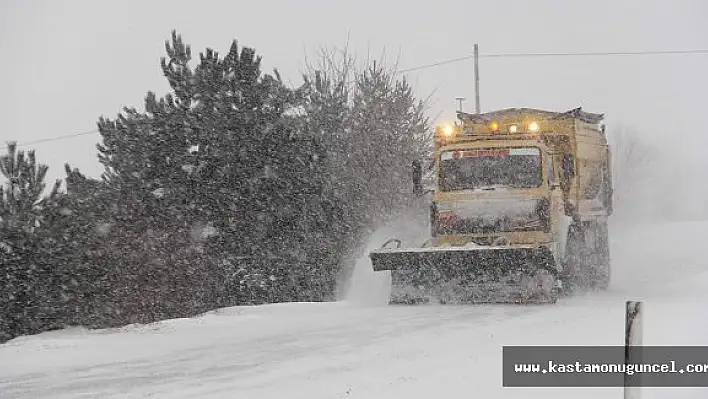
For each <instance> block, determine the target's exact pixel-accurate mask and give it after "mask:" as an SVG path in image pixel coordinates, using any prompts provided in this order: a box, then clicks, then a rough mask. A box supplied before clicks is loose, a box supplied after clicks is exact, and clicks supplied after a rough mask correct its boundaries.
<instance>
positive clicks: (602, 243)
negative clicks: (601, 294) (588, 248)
mask: <svg viewBox="0 0 708 399" xmlns="http://www.w3.org/2000/svg"><path fill="white" fill-rule="evenodd" d="M596 227H597V228H596V232H597V235H596V242H597V244H598V245H597V248H595V256H594V258H595V260H596V263H595V273H594V274H595V279H593V282H594V283H595V284H594V286H595V288H597V289H599V290H606V289H608V288H609V287H610V282H611V277H612V270H611V264H610V239H609V230H608V228H607V222H606V221H605V222H599V223H597V226H596Z"/></svg>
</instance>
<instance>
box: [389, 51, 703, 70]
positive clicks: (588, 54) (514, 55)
mask: <svg viewBox="0 0 708 399" xmlns="http://www.w3.org/2000/svg"><path fill="white" fill-rule="evenodd" d="M680 54H708V49H698V50H664V51H603V52H585V53H580V52H579V53H498V54H480V55H479V57H480V58H521V57H606V56H645V55H680ZM472 58H474V54H470V55H466V56H464V57H459V58H452V59H449V60H444V61H438V62H433V63H430V64H423V65H419V66H416V67H412V68H406V69H400V70H398V72H400V73H405V72H412V71H419V70H421V69H428V68H433V67H436V66H441V65H447V64H454V63H456V62H460V61H466V60H470V59H472Z"/></svg>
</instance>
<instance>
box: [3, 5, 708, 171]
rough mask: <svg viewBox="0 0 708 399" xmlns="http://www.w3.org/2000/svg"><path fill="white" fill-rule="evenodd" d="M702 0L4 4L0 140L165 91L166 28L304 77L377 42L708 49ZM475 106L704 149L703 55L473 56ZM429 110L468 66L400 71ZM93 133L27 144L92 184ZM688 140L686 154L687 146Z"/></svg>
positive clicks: (421, 51) (424, 52) (469, 47)
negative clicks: (336, 50)
mask: <svg viewBox="0 0 708 399" xmlns="http://www.w3.org/2000/svg"><path fill="white" fill-rule="evenodd" d="M706 18H708V1H704V0H664V1H651V0H596V1H585V2H583V1H568V0H557V1H551V0H517V1H512V0H503V1H501V0H495V1H470V0H465V1H454V0H450V1H419V0H408V1H388V0H374V1H372V0H357V1H342V0H289V1H288V0H282V1H268V0H258V1H248V2H247V1H178V0H171V1H155V0H150V1H133V0H123V1H120V2H118V1H96V0H87V1H51V0H47V1H30V0H0V54H1V56H2V62H0V90H2V94H1V95H0V123H2V125H1V128H0V139H2V142H5V141H8V140H17V141H19V142H20V143H22V142H26V141H32V140H37V139H42V138H47V137H54V136H61V135H66V134H72V133H80V132H83V131H88V130H92V129H94V128H95V126H96V121H97V119H98V118H99V117H100V116H101V115H103V116H108V117H111V118H113V117H115V115H116V113H117V112H119V111H120V109H121V107H122V106H124V105H128V106H135V107H137V108H139V109H142V102H143V98H144V96H145V93H146V92H147V91H148V90H153V91H156V92H157V93H158V94H161V95H162V94H165V93H166V90H167V89H168V86H167V84H166V81H165V79H164V77H162V75H161V71H160V66H159V58H160V57H161V56H163V55H164V41H165V40H166V39H168V38H169V35H170V32H171V30H172V29H176V30H177V31H178V32H179V33H181V34H182V36H183V38H184V39H185V41H186V42H187V43H188V44H190V45H191V46H192V50H193V54H194V55H195V56H197V54H198V53H199V52H202V51H203V50H204V48H205V47H211V48H214V49H215V50H217V51H220V52H221V53H222V54H223V53H224V52H225V51H226V50H228V46H229V45H230V43H231V40H232V39H236V40H238V41H239V43H240V44H241V45H246V46H249V47H255V48H256V50H257V51H258V53H259V54H261V55H262V56H263V66H264V70H265V71H267V72H269V71H270V70H271V69H272V68H273V67H277V68H278V69H279V70H280V72H281V74H282V75H283V77H284V78H285V79H286V81H289V82H292V83H293V84H299V83H300V78H299V76H300V72H301V70H302V69H303V61H304V58H305V54H306V53H309V54H310V55H312V54H313V53H315V52H316V50H317V49H318V48H320V47H321V46H342V45H344V43H345V41H346V40H347V36H349V42H350V47H351V48H353V49H354V50H355V51H356V52H357V53H359V54H361V55H362V56H363V55H365V53H366V52H367V50H370V52H371V53H372V54H373V55H374V56H376V55H378V54H381V52H382V51H383V50H384V49H386V53H387V54H388V55H389V59H393V58H394V57H398V59H399V67H400V68H402V69H404V68H410V67H415V66H418V65H421V64H428V63H432V62H437V61H443V60H446V59H451V58H458V57H462V56H465V55H468V54H470V53H472V51H473V44H474V43H478V44H479V46H480V52H481V53H482V54H490V53H536V52H604V51H644V50H682V49H707V48H708V24H706V23H705V20H706ZM480 69H481V72H480V78H481V79H480V81H481V106H482V110H483V111H489V110H491V109H496V108H506V107H515V106H517V107H523V106H525V107H536V108H546V109H552V110H559V111H560V110H567V109H571V108H575V107H577V106H583V107H584V109H586V110H588V111H591V112H604V113H606V114H607V118H608V119H607V122H608V127H609V129H610V130H611V129H612V128H613V127H615V126H618V125H623V126H627V127H631V128H634V129H636V130H638V131H640V132H641V133H642V134H643V135H645V136H646V137H648V138H649V139H651V140H653V141H655V142H657V143H659V144H661V145H662V146H663V147H664V148H666V149H668V150H674V151H677V150H680V149H682V148H683V149H685V151H687V154H688V155H689V156H691V157H694V158H696V159H700V158H701V157H702V156H703V153H705V151H706V145H708V139H703V137H704V136H706V135H708V126H707V125H708V121H707V120H706V118H705V117H704V116H705V114H706V105H708V104H706V95H707V94H708V77H707V74H708V55H706V54H703V55H676V56H644V57H629V56H615V57H593V58H590V57H572V58H570V57H569V58H482V59H481V62H480ZM409 76H410V79H411V80H412V81H413V82H414V84H415V86H416V88H417V90H418V93H419V95H420V96H427V95H431V94H432V104H431V105H432V107H431V110H430V116H431V117H439V119H438V120H444V119H451V118H454V111H455V109H456V102H455V100H454V98H455V97H456V96H465V97H467V98H468V101H467V102H466V104H465V106H466V108H467V109H468V110H472V109H473V108H474V102H473V99H474V92H473V91H474V78H473V64H472V61H471V60H470V61H463V62H459V63H454V64H449V65H445V66H440V67H437V68H429V69H425V70H420V71H417V72H411V73H410V74H409ZM99 138H100V136H99V135H98V134H94V135H87V136H81V137H76V138H72V139H68V140H62V141H56V142H51V143H45V144H39V145H34V146H32V147H33V148H35V149H36V150H37V155H38V157H39V159H40V160H42V161H44V162H45V163H48V164H50V166H51V170H50V177H52V178H55V177H60V176H63V164H64V163H65V162H70V163H71V164H72V165H76V166H78V167H80V168H81V169H82V170H83V171H84V172H85V173H87V174H89V175H91V176H98V175H99V174H100V173H101V171H102V168H101V167H100V165H99V164H98V162H97V159H96V150H95V144H96V142H97V140H98V139H99ZM684 139H691V140H696V141H691V142H688V143H687V144H686V146H685V147H682V146H680V145H681V144H682V143H684V142H683V141H682V140H684Z"/></svg>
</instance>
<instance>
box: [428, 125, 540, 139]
mask: <svg viewBox="0 0 708 399" xmlns="http://www.w3.org/2000/svg"><path fill="white" fill-rule="evenodd" d="M540 130H541V125H540V124H539V123H538V122H536V121H530V122H526V123H505V124H501V123H499V122H498V121H491V122H489V123H485V124H481V123H480V124H471V125H470V126H461V125H458V124H456V123H443V124H440V125H438V126H436V127H435V139H436V141H437V142H445V141H454V140H455V138H457V137H460V136H475V135H490V134H503V133H507V134H532V135H533V134H535V133H537V132H539V131H540Z"/></svg>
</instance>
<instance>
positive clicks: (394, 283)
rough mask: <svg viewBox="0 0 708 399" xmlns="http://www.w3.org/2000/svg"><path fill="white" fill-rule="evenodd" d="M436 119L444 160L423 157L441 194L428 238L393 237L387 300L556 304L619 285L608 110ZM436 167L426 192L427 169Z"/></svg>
mask: <svg viewBox="0 0 708 399" xmlns="http://www.w3.org/2000/svg"><path fill="white" fill-rule="evenodd" d="M457 117H458V120H459V121H457V122H454V123H450V124H443V125H440V126H437V127H436V128H435V134H434V141H435V151H434V159H433V160H432V161H431V162H430V163H429V165H431V166H429V167H428V168H425V167H424V166H423V163H422V161H415V162H413V165H412V169H413V191H414V193H415V194H416V195H418V196H423V195H426V194H432V201H431V202H430V238H429V239H428V240H427V241H426V242H425V243H423V244H422V245H419V246H413V247H409V246H406V245H404V244H403V243H402V242H401V241H400V240H398V239H395V238H393V239H390V240H388V241H386V242H385V243H384V244H383V245H382V247H381V248H379V249H377V250H374V251H372V252H371V253H370V254H369V256H370V258H371V261H372V266H373V269H374V271H376V272H380V271H390V273H391V274H390V276H391V292H390V298H389V303H409V304H410V303H421V302H436V303H526V304H529V303H555V302H556V301H557V299H558V298H559V297H560V296H561V295H564V294H566V293H569V292H572V291H575V290H577V289H583V290H602V289H606V288H607V287H608V286H609V284H610V253H609V243H608V239H609V234H608V227H607V226H608V223H607V222H608V217H609V216H610V215H611V214H612V190H613V187H612V175H611V154H610V149H609V147H608V144H607V137H606V134H605V126H604V124H603V123H602V122H603V120H604V114H594V113H589V112H585V111H583V110H582V108H576V109H573V110H570V111H567V112H552V111H545V110H540V109H531V108H520V109H519V108H512V109H503V110H498V111H492V112H488V113H483V114H470V113H465V112H462V111H458V113H457ZM425 169H428V170H429V171H430V173H431V174H432V175H433V176H434V179H433V181H434V183H433V185H432V188H431V189H429V190H425V189H424V186H423V183H422V176H423V174H424V173H425Z"/></svg>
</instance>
